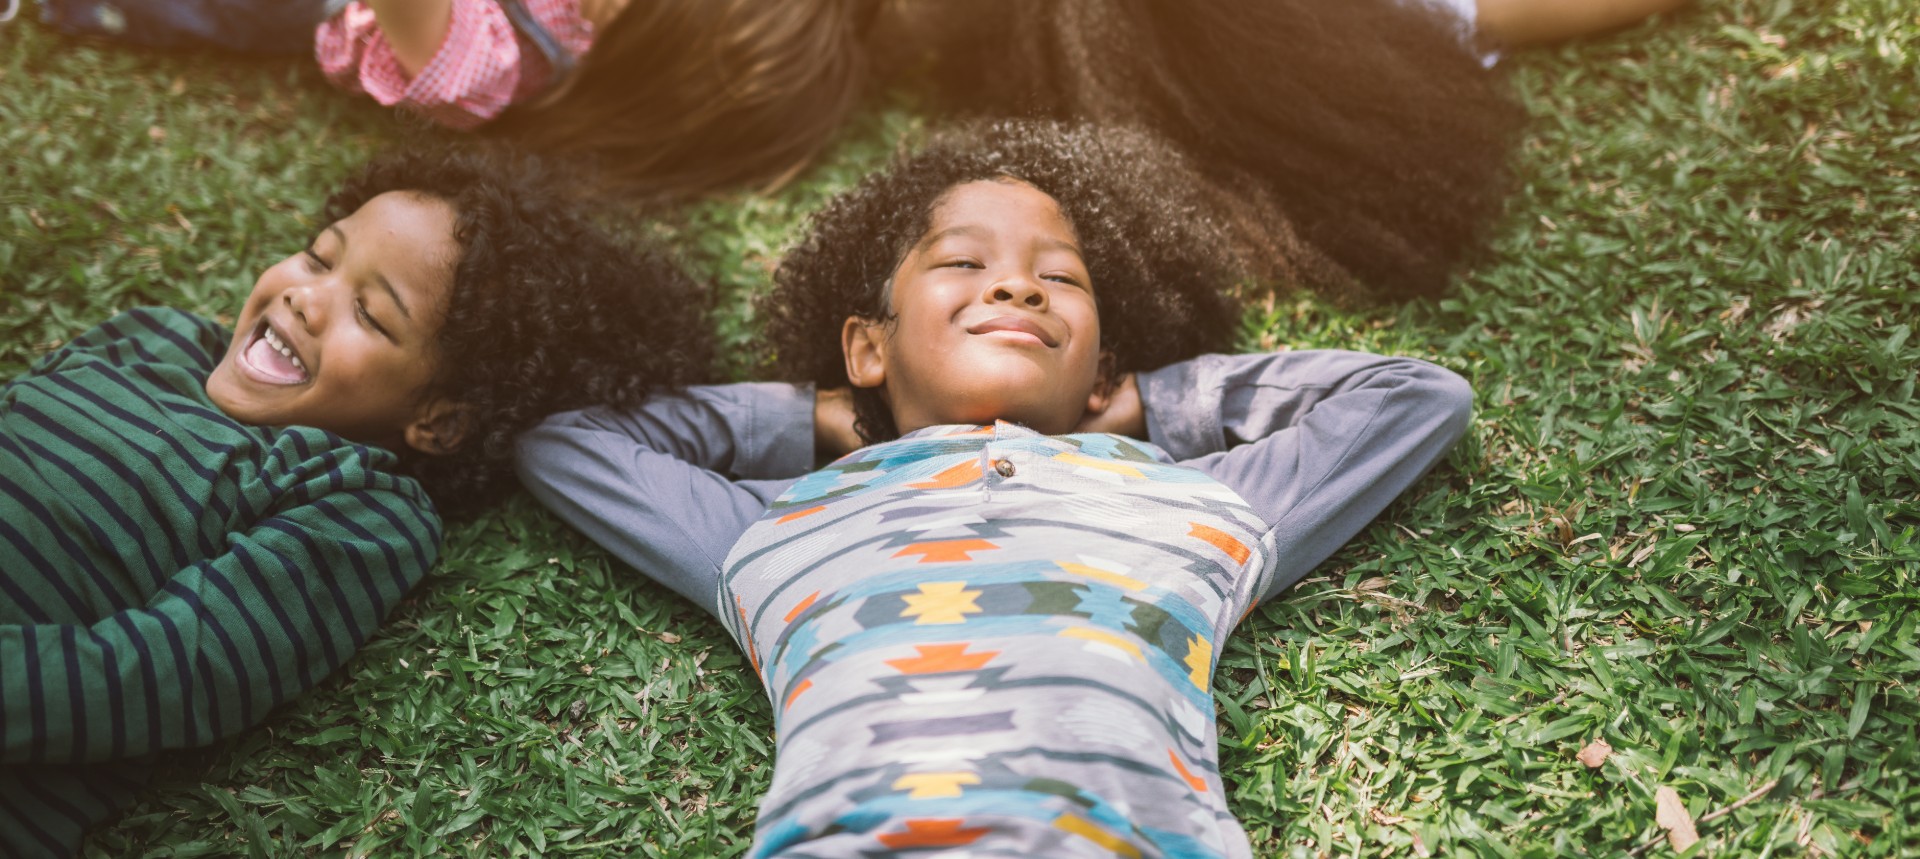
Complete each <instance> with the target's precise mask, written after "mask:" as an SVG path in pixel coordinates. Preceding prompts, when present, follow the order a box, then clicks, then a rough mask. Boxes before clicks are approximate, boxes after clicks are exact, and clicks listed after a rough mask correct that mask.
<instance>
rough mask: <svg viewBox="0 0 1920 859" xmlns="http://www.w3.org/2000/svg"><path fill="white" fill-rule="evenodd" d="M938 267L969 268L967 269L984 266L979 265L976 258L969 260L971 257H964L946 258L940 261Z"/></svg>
mask: <svg viewBox="0 0 1920 859" xmlns="http://www.w3.org/2000/svg"><path fill="white" fill-rule="evenodd" d="M940 267H941V268H969V269H977V268H984V266H982V265H980V263H979V262H978V261H977V260H971V259H965V258H962V259H954V260H948V261H946V262H943V263H941V264H940Z"/></svg>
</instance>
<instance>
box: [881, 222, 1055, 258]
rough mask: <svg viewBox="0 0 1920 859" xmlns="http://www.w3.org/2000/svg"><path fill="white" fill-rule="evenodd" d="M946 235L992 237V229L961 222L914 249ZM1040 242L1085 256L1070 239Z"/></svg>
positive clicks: (927, 238)
mask: <svg viewBox="0 0 1920 859" xmlns="http://www.w3.org/2000/svg"><path fill="white" fill-rule="evenodd" d="M948 236H962V237H965V238H973V239H989V238H992V237H993V231H992V230H989V229H986V228H984V227H980V226H976V225H973V224H961V225H959V226H957V227H948V228H946V229H944V230H941V231H940V232H937V233H932V234H929V235H928V236H927V237H926V238H924V239H921V240H920V243H919V244H918V245H915V246H914V249H915V250H925V249H927V248H930V247H933V246H934V245H936V244H938V243H939V242H940V240H941V239H944V238H946V237H948ZM1042 242H1043V243H1044V244H1045V245H1046V246H1047V247H1049V248H1055V249H1059V250H1068V251H1073V252H1074V253H1075V254H1076V255H1078V256H1080V257H1082V258H1085V257H1086V252H1085V251H1082V250H1081V249H1080V245H1079V244H1077V243H1075V242H1073V241H1071V240H1068V239H1055V238H1047V239H1043V240H1042Z"/></svg>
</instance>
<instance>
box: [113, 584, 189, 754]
mask: <svg viewBox="0 0 1920 859" xmlns="http://www.w3.org/2000/svg"><path fill="white" fill-rule="evenodd" d="M113 619H114V621H115V622H116V623H118V624H120V629H121V630H123V631H125V632H126V634H127V641H129V642H131V643H132V644H133V650H134V662H135V664H137V665H139V666H140V689H141V691H142V692H143V693H145V698H146V702H147V745H146V747H145V748H144V749H142V750H141V751H143V752H151V751H154V750H156V749H158V748H160V744H161V741H162V740H163V739H164V738H163V737H162V736H161V735H160V677H159V676H158V675H157V674H156V673H155V671H154V658H153V650H152V648H150V647H149V646H148V643H147V637H146V636H144V635H141V634H140V628H139V627H137V626H134V625H133V618H132V617H131V616H130V615H128V614H127V613H126V612H121V613H119V614H116V615H114V616H113ZM175 664H177V665H184V664H185V663H183V662H181V663H175ZM122 740H123V741H124V738H122Z"/></svg>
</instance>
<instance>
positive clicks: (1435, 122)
mask: <svg viewBox="0 0 1920 859" xmlns="http://www.w3.org/2000/svg"><path fill="white" fill-rule="evenodd" d="M904 8H906V9H908V10H910V14H905V15H902V16H900V17H898V18H896V19H895V20H894V21H893V25H894V26H898V27H902V28H904V31H903V32H899V33H891V34H882V35H883V38H882V40H881V43H882V44H883V45H884V44H889V43H890V44H895V45H900V46H905V47H904V48H900V49H897V50H896V51H895V52H894V53H895V54H896V56H894V57H892V58H891V59H886V58H885V55H884V54H883V60H882V63H881V65H882V66H883V67H884V68H886V69H887V70H888V71H887V72H886V74H887V75H888V76H891V77H905V78H908V79H913V78H914V77H915V76H916V75H922V76H925V77H930V78H931V81H930V83H931V84H932V85H933V86H934V88H935V90H936V91H937V92H939V93H941V94H942V95H943V96H944V97H945V99H946V101H948V102H949V106H953V107H959V108H962V109H970V110H974V111H980V112H985V113H989V114H993V115H1005V114H1006V113H1008V112H1009V111H1011V112H1014V113H1015V114H1020V115H1027V114H1033V113H1040V114H1043V115H1049V116H1059V117H1072V118H1076V119H1085V120H1089V121H1093V122H1099V123H1114V122H1121V123H1133V124H1139V125H1143V126H1145V127H1147V128H1149V129H1151V130H1153V131H1156V132H1158V133H1161V134H1164V135H1166V136H1167V137H1168V138H1170V139H1171V140H1173V142H1174V143H1175V144H1176V145H1178V146H1180V147H1181V148H1183V149H1184V150H1186V152H1187V153H1188V155H1189V156H1191V157H1192V158H1193V159H1194V161H1195V162H1196V163H1198V164H1199V165H1200V166H1201V168H1202V169H1203V170H1204V171H1205V172H1206V173H1207V174H1208V175H1209V176H1210V177H1212V178H1213V179H1214V180H1215V181H1217V182H1219V183H1220V184H1221V185H1222V186H1223V187H1228V188H1237V189H1242V190H1246V191H1251V192H1257V193H1265V194H1270V195H1271V196H1272V198H1273V199H1274V200H1275V201H1277V202H1278V203H1279V205H1280V207H1281V209H1282V210H1283V211H1285V212H1286V214H1287V215H1288V216H1289V217H1290V218H1292V219H1293V221H1294V223H1296V224H1297V225H1298V227H1299V231H1300V235H1301V236H1302V237H1303V238H1305V239H1306V240H1307V241H1309V242H1311V243H1312V244H1313V245H1314V246H1316V247H1318V248H1320V249H1321V250H1322V251H1324V252H1326V253H1327V255H1329V256H1331V257H1332V258H1333V259H1334V260H1336V261H1337V262H1339V263H1340V265H1341V266H1343V267H1345V269H1346V270H1347V271H1348V272H1350V273H1351V274H1352V275H1353V277H1354V278H1355V279H1357V281H1358V282H1359V283H1360V284H1363V285H1364V286H1365V287H1366V291H1365V297H1390V298H1405V297H1409V296H1417V295H1432V294H1434V293H1437V292H1439V291H1441V290H1442V289H1444V288H1445V287H1446V285H1447V283H1448V281H1449V278H1450V275H1451V274H1452V272H1453V271H1454V270H1455V269H1456V268H1457V267H1458V266H1459V265H1460V264H1461V263H1463V262H1465V261H1468V260H1469V259H1470V258H1471V257H1472V256H1473V255H1474V254H1475V252H1477V251H1478V250H1479V249H1480V248H1482V246H1483V245H1484V242H1485V240H1486V238H1487V234H1488V231H1489V228H1490V226H1491V225H1492V223H1493V222H1494V221H1495V220H1496V219H1497V218H1498V217H1499V216H1500V214H1501V211H1502V206H1503V203H1504V201H1505V199H1506V197H1507V193H1508V190H1509V187H1510V185H1511V178H1510V170H1509V161H1510V158H1511V155H1512V153H1513V152H1514V150H1515V149H1516V147H1517V145H1518V143H1519V133H1520V130H1521V128H1522V124H1523V122H1524V119H1525V115H1524V112H1523V111H1522V110H1521V108H1520V105H1519V103H1518V102H1517V100H1515V99H1514V98H1513V97H1512V95H1511V93H1510V92H1509V91H1508V88H1507V86H1506V83H1505V81H1504V79H1503V77H1502V76H1501V75H1499V74H1497V73H1495V72H1492V71H1489V70H1487V69H1485V68H1483V67H1482V65H1481V62H1480V58H1479V57H1477V56H1474V55H1473V54H1472V53H1471V52H1470V51H1469V50H1467V46H1466V45H1465V44H1464V43H1463V40H1462V37H1461V25H1460V22H1459V21H1457V20H1455V19H1454V18H1453V17H1451V16H1450V15H1449V14H1447V13H1445V12H1443V11H1441V10H1439V9H1436V8H1434V7H1433V6H1431V5H1430V4H1429V3H1426V2H1421V0H1047V2H1034V0H971V2H967V3H920V4H915V5H912V6H910V7H904ZM929 46H930V47H929Z"/></svg>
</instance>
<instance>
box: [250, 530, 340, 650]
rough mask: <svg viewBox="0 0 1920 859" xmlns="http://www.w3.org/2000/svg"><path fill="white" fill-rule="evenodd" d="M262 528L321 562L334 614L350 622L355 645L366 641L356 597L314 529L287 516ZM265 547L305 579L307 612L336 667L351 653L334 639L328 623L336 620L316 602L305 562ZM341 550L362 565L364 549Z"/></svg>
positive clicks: (320, 573)
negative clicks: (357, 614)
mask: <svg viewBox="0 0 1920 859" xmlns="http://www.w3.org/2000/svg"><path fill="white" fill-rule="evenodd" d="M260 530H262V531H272V532H274V533H276V534H280V535H281V536H284V537H286V538H288V539H290V540H293V541H294V542H296V543H299V544H300V548H301V549H303V550H305V552H306V555H305V557H306V558H307V559H308V560H309V561H310V562H314V563H316V564H318V565H319V567H320V568H319V569H318V570H317V571H316V572H318V573H319V578H320V581H321V583H323V584H325V585H326V587H327V595H328V596H330V597H332V598H333V608H334V611H335V615H334V616H335V617H338V618H339V619H341V620H344V621H345V622H346V624H347V634H348V636H349V639H350V640H351V641H352V642H353V644H352V645H351V646H358V645H359V643H360V642H361V641H364V640H365V638H364V637H363V636H362V633H361V630H360V622H359V619H358V618H356V617H354V606H353V601H352V600H350V599H348V598H347V594H346V592H345V591H343V590H341V589H340V571H338V570H333V569H328V567H329V566H331V565H330V564H328V563H327V561H330V560H332V559H331V558H329V557H328V556H329V555H330V554H334V553H329V552H327V551H325V550H323V549H322V548H321V546H320V544H319V543H317V542H315V541H314V539H313V531H312V529H310V528H300V527H296V526H295V525H294V524H293V523H292V522H290V521H288V520H287V519H285V518H284V517H276V518H273V519H269V520H267V521H266V522H263V523H261V525H260ZM329 542H332V543H335V544H336V546H337V544H338V543H339V541H329ZM261 548H263V549H266V550H267V551H268V552H272V554H273V557H274V559H275V560H278V561H279V562H280V565H281V566H282V567H284V568H286V569H288V570H291V571H294V574H295V575H297V576H299V578H300V580H301V588H300V592H301V595H302V596H303V597H304V598H305V599H306V603H307V616H308V617H309V618H310V619H312V621H313V625H314V628H315V629H318V630H320V643H321V645H322V646H324V647H325V648H326V649H327V667H328V670H332V668H333V666H335V665H338V664H339V663H341V662H344V661H346V657H347V654H346V653H344V652H342V651H341V650H340V649H339V648H338V646H337V645H336V644H335V643H334V641H333V635H332V633H331V632H330V631H329V630H328V627H329V626H331V625H332V624H330V623H328V622H327V618H326V617H324V616H322V615H321V614H320V612H319V609H318V607H316V606H315V605H314V603H313V587H312V586H311V585H310V584H307V575H306V572H305V570H303V569H302V567H303V566H304V565H303V564H301V563H300V562H299V560H298V559H297V558H291V557H288V556H286V555H282V554H281V553H279V552H277V551H274V550H273V549H271V548H268V547H267V546H266V545H265V543H264V542H263V543H262V544H261ZM336 551H337V550H336ZM337 553H338V554H340V555H344V556H345V557H346V558H347V559H348V560H349V561H353V562H355V563H354V566H356V567H358V566H359V563H358V561H359V554H360V553H358V552H353V551H337ZM361 581H362V582H365V581H366V578H365V576H362V578H361Z"/></svg>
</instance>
